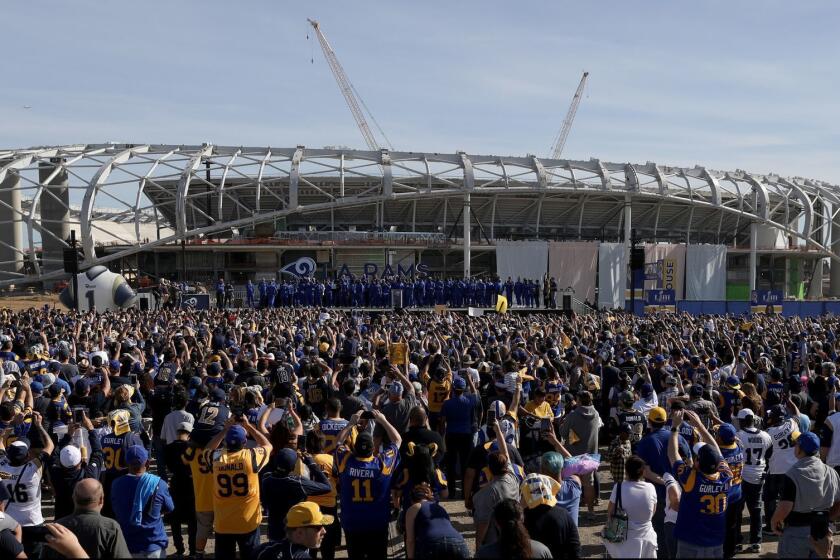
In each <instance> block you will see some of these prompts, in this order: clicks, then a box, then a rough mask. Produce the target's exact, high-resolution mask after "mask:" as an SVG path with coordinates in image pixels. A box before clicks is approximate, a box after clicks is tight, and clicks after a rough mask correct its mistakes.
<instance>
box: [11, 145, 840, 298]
mask: <svg viewBox="0 0 840 560" xmlns="http://www.w3.org/2000/svg"><path fill="white" fill-rule="evenodd" d="M65 172H66V176H65ZM65 177H66V185H67V186H68V188H69V189H68V190H69V195H68V196H66V197H63V198H62V197H60V196H58V197H57V196H55V194H54V193H55V189H51V188H50V187H51V186H52V187H55V185H56V184H57V183H60V182H61V181H62V179H65ZM13 190H14V191H16V192H17V193H19V195H20V198H21V203H20V207H19V208H18V207H17V206H16V205H14V204H12V203H10V202H9V200H10V198H9V197H10V196H11V191H13ZM467 193H469V194H470V197H471V208H472V213H473V218H472V219H473V221H474V223H475V225H476V226H478V225H480V226H481V228H482V229H483V231H484V234H485V236H486V237H489V238H490V239H491V240H492V239H495V238H535V237H540V238H554V239H602V238H607V239H609V238H616V237H618V236H619V234H620V232H621V231H622V230H623V225H622V220H623V216H624V212H623V211H622V209H623V208H624V205H625V204H626V203H629V204H631V206H632V225H633V228H635V229H636V230H637V232H638V235H639V237H640V238H641V239H645V240H663V241H664V240H673V241H690V242H692V243H704V242H711V243H727V244H731V243H733V241H734V240H736V239H738V238H739V237H743V236H744V232H745V231H748V229H749V226H750V224H751V223H753V222H758V223H762V224H766V225H770V226H773V227H776V228H779V229H780V230H782V231H784V232H785V233H786V234H787V235H790V236H793V237H795V238H797V239H799V240H801V241H802V242H804V244H805V245H806V246H807V247H808V248H809V249H810V250H814V251H817V252H819V253H822V254H823V255H824V256H826V257H831V258H833V259H838V258H840V257H838V255H835V254H834V253H832V252H831V251H830V248H829V247H827V246H825V245H824V240H827V239H828V238H829V237H828V230H829V228H830V227H831V224H832V222H833V219H834V217H835V215H836V213H837V211H838V210H840V189H838V187H837V186H836V185H831V184H828V183H825V182H823V181H818V180H811V179H803V178H799V177H794V178H785V177H779V176H776V175H772V174H768V175H761V174H754V173H747V172H745V171H741V170H736V171H716V170H711V169H707V168H704V167H699V166H697V167H693V168H681V167H672V166H668V165H662V164H656V163H652V162H648V163H645V164H630V163H612V162H604V161H600V160H597V159H591V160H589V161H573V160H553V159H542V158H537V157H534V156H525V157H515V156H492V155H473V154H466V153H462V152H460V153H454V154H451V153H450V154H441V153H421V152H396V151H387V150H383V151H381V152H374V151H358V150H349V149H311V148H306V147H303V146H298V147H294V148H272V147H243V146H216V145H212V144H202V145H193V146H186V145H150V144H113V143H108V144H89V145H72V146H53V147H40V148H28V149H20V150H0V227H4V228H8V227H10V225H11V222H12V221H13V220H16V221H21V222H23V227H24V232H23V239H24V242H23V246H22V247H17V248H15V251H17V252H18V253H30V252H32V251H34V250H36V249H37V248H39V247H40V245H41V244H42V243H43V244H44V247H45V248H46V246H47V244H53V245H56V244H59V245H62V244H66V243H65V242H64V240H63V239H59V238H58V237H59V236H58V235H56V227H55V224H50V223H49V220H48V219H45V218H42V217H41V209H42V208H43V207H44V206H45V201H46V203H48V204H49V205H51V206H52V207H54V206H55V205H56V204H59V205H64V206H65V207H66V209H67V212H68V213H69V216H70V222H71V224H77V227H76V229H77V231H80V232H81V238H82V246H83V247H84V250H85V260H86V264H87V265H92V264H95V263H99V262H105V261H107V260H111V259H114V258H119V257H120V256H126V255H129V254H132V253H136V252H139V251H142V250H144V249H147V248H150V247H153V246H156V245H160V244H166V243H173V242H178V241H180V240H181V239H189V238H193V237H198V236H199V235H222V236H224V235H226V234H229V232H230V230H231V229H232V228H247V227H249V226H251V225H253V224H255V223H259V222H271V221H274V220H276V219H278V218H284V219H285V221H286V224H287V227H289V228H290V229H294V228H295V227H296V226H298V225H299V226H307V227H309V226H315V227H317V228H318V229H325V230H331V229H336V230H341V229H347V228H348V227H350V226H356V229H358V230H372V229H382V230H387V229H389V228H391V227H392V226H393V227H395V229H396V230H397V231H418V232H438V231H444V232H446V231H448V229H449V228H451V227H452V225H453V224H454V223H455V222H456V221H457V219H458V217H459V216H458V214H459V212H460V211H461V209H462V200H463V198H464V195H465V194H467ZM111 223H114V224H117V223H118V224H119V227H111V226H110V224H111ZM838 224H840V222H838ZM4 231H6V229H4ZM150 233H151V235H150ZM473 242H474V243H476V242H479V239H478V237H477V236H473ZM0 243H2V242H0ZM102 244H109V245H113V246H115V248H114V249H113V250H110V251H109V252H108V254H107V255H100V256H97V255H96V252H95V247H96V246H97V245H102ZM6 247H7V249H8V244H7V245H6ZM2 264H3V263H2V262H0V265H2ZM54 264H55V263H48V262H47V261H45V262H44V263H43V267H44V268H45V269H47V268H55V266H51V265H54ZM36 274H38V275H40V276H41V277H46V275H45V271H44V270H38V271H36ZM2 283H3V282H0V284H2Z"/></svg>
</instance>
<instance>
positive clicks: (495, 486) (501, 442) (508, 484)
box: [472, 420, 520, 550]
mask: <svg viewBox="0 0 840 560" xmlns="http://www.w3.org/2000/svg"><path fill="white" fill-rule="evenodd" d="M493 431H494V432H495V433H496V443H497V444H498V451H493V452H492V453H490V454H489V455H488V457H487V467H488V470H489V471H490V475H491V476H492V479H491V480H490V481H489V483H488V484H487V485H486V486H485V487H484V488H482V489H481V490H479V491H478V492H477V493H476V494H475V496H473V499H472V505H473V517H474V519H475V545H476V546H475V548H476V550H478V549H479V548H480V547H481V546H483V545H485V544H491V543H494V542H495V541H496V540H497V539H498V537H499V534H498V526H497V524H496V523H493V522H492V516H493V511H494V510H495V508H496V506H497V505H498V504H500V503H502V502H503V501H504V500H518V499H519V482H520V481H519V479H518V478H517V476H516V475H515V474H514V471H513V470H512V468H511V467H510V459H509V455H508V446H507V442H506V441H505V437H504V434H503V433H502V428H501V426H500V425H499V422H498V420H496V421H494V422H493Z"/></svg>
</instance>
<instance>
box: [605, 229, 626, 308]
mask: <svg viewBox="0 0 840 560" xmlns="http://www.w3.org/2000/svg"><path fill="white" fill-rule="evenodd" d="M626 286H627V256H626V254H625V250H624V243H601V244H600V245H599V246H598V308H599V309H600V308H601V307H607V308H608V309H614V308H616V307H624V289H625V287H626Z"/></svg>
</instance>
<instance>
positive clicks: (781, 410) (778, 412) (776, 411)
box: [767, 404, 786, 418]
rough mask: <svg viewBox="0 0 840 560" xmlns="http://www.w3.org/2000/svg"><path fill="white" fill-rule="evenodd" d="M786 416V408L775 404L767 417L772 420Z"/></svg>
mask: <svg viewBox="0 0 840 560" xmlns="http://www.w3.org/2000/svg"><path fill="white" fill-rule="evenodd" d="M785 415H786V414H785V407H783V406H782V405H780V404H774V405H773V406H771V407H770V410H768V411H767V416H768V417H770V418H784V417H785Z"/></svg>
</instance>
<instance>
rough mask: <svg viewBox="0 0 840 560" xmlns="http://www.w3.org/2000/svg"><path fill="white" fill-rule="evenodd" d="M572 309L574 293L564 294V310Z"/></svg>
mask: <svg viewBox="0 0 840 560" xmlns="http://www.w3.org/2000/svg"><path fill="white" fill-rule="evenodd" d="M571 310H572V294H563V311H571Z"/></svg>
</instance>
